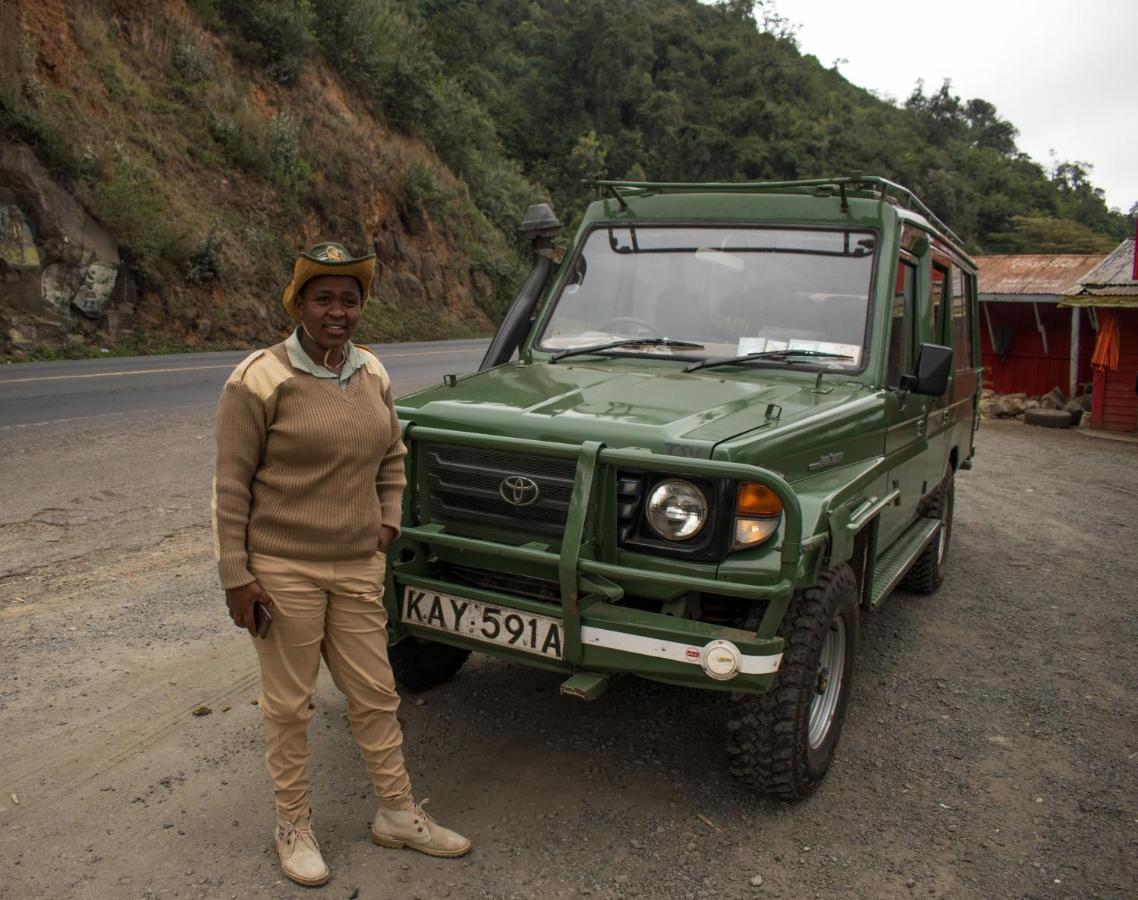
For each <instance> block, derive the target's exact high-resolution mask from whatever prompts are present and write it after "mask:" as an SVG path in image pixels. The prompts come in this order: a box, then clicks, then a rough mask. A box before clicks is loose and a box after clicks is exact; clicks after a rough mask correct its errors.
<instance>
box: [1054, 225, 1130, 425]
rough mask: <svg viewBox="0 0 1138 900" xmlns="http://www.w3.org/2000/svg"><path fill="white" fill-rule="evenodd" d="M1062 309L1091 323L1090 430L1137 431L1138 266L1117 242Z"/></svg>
mask: <svg viewBox="0 0 1138 900" xmlns="http://www.w3.org/2000/svg"><path fill="white" fill-rule="evenodd" d="M1063 303H1064V305H1065V306H1069V307H1071V308H1072V309H1073V310H1074V311H1075V312H1078V311H1079V310H1080V309H1082V310H1084V311H1085V313H1086V314H1087V315H1088V316H1090V317H1091V318H1092V319H1093V320H1094V324H1095V326H1096V329H1095V333H1096V337H1095V344H1094V350H1093V355H1092V359H1091V369H1092V371H1093V379H1094V394H1093V397H1092V400H1091V428H1096V429H1100V430H1102V431H1117V432H1123V433H1128V434H1135V433H1138V264H1136V262H1135V258H1134V239H1133V238H1132V239H1130V240H1126V241H1123V242H1122V243H1121V244H1119V245H1118V247H1117V248H1116V249H1115V251H1114V252H1113V253H1111V254H1110V256H1108V257H1107V258H1106V259H1104V260H1103V261H1102V262H1101V263H1099V265H1097V266H1095V267H1094V268H1093V269H1092V270H1091V271H1089V272H1087V273H1086V275H1084V276H1083V277H1082V279H1080V283H1079V284H1078V285H1075V286H1074V287H1072V288H1069V289H1068V290H1067V292H1066V296H1064V298H1063Z"/></svg>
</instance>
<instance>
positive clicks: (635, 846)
mask: <svg viewBox="0 0 1138 900" xmlns="http://www.w3.org/2000/svg"><path fill="white" fill-rule="evenodd" d="M628 843H629V846H631V847H632V849H633V850H639V849H640V848H641V847H642V846H643V845H642V844H641V843H640V841H638V840H636V838H633V839H632V840H631V841H629V842H628Z"/></svg>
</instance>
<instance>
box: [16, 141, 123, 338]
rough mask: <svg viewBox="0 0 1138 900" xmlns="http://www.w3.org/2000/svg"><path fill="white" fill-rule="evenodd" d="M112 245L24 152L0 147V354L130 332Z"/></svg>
mask: <svg viewBox="0 0 1138 900" xmlns="http://www.w3.org/2000/svg"><path fill="white" fill-rule="evenodd" d="M134 294H135V288H134V284H133V281H132V279H131V278H130V276H129V275H128V274H126V273H124V272H123V270H122V260H121V258H120V256H119V251H118V246H117V245H116V244H115V241H114V239H113V238H112V237H111V235H110V234H108V233H107V231H106V230H105V229H104V228H103V227H102V226H101V225H99V223H98V222H96V221H95V220H94V219H93V218H91V216H90V215H89V214H88V213H87V211H86V210H85V209H84V208H83V207H82V206H81V205H80V204H79V202H78V201H77V200H76V199H75V198H74V197H73V196H72V195H71V194H70V193H68V192H67V191H66V190H65V189H64V188H63V187H61V186H60V185H59V184H57V183H56V182H55V180H54V179H52V177H51V176H50V175H49V174H48V172H47V171H46V170H45V169H44V167H43V166H42V165H41V164H40V162H39V160H38V159H36V156H35V154H34V153H33V152H32V151H31V149H29V148H28V147H26V146H23V145H22V144H18V143H12V142H2V143H0V352H6V353H13V354H19V353H21V352H24V351H28V350H31V349H32V348H44V347H52V346H57V347H63V346H66V345H68V344H77V343H84V342H86V341H87V340H88V339H89V338H91V337H93V336H95V335H103V336H104V337H105V338H106V339H107V340H109V341H115V340H121V339H122V338H124V337H128V336H129V333H130V325H131V318H132V314H133V303H134Z"/></svg>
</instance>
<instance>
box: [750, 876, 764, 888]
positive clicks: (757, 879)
mask: <svg viewBox="0 0 1138 900" xmlns="http://www.w3.org/2000/svg"><path fill="white" fill-rule="evenodd" d="M750 884H751V887H762V886H763V876H762V875H758V874H756V875H752V876H751V881H750Z"/></svg>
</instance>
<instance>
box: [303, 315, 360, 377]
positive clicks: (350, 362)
mask: <svg viewBox="0 0 1138 900" xmlns="http://www.w3.org/2000/svg"><path fill="white" fill-rule="evenodd" d="M303 327H304V326H302V325H298V326H297V328H296V331H294V332H293V333H292V334H290V335H289V336H288V339H287V340H286V341H285V349H286V350H288V361H289V362H290V363H292V367H293V368H294V369H300V371H302V372H307V373H308V374H309V375H315V376H316V377H317V378H335V379H337V381H338V382H339V385H340V389H341V390H343V389H344V388H346V387H347V386H348V379H349V378H351V377H352V375H353V374H354V373H355V371H356V369H359V368H362V367H363V364H364V357H363V351H362V350H358V349H357V348H356V346H355V344H353V343H352V342H351V341H348V342H347V343H346V344H344V366H343V368H342V369H340V371H339V372H338V373H337V372H333V371H332V370H331V369H325V368H324V367H323V366H320V365H317V364H316V363H314V362H313V361H312V357H311V356H309V355H308V351H307V350H305V349H304V348H303V347H302V346H301V345H300V329H301V328H303Z"/></svg>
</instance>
